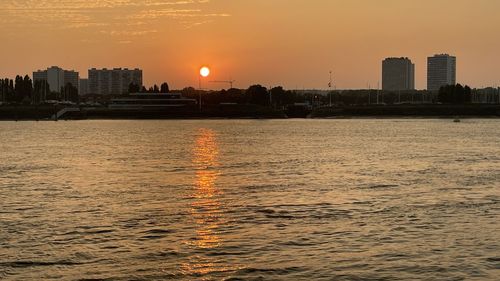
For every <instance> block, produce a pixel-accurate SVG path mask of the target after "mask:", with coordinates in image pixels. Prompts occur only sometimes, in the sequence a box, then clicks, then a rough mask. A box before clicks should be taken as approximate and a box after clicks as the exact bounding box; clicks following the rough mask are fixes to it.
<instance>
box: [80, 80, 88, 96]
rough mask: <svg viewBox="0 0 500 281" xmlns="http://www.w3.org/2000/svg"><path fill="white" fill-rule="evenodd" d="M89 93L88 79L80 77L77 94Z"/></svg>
mask: <svg viewBox="0 0 500 281" xmlns="http://www.w3.org/2000/svg"><path fill="white" fill-rule="evenodd" d="M88 93H89V79H80V85H79V86H78V94H79V95H81V96H84V95H86V94H88Z"/></svg>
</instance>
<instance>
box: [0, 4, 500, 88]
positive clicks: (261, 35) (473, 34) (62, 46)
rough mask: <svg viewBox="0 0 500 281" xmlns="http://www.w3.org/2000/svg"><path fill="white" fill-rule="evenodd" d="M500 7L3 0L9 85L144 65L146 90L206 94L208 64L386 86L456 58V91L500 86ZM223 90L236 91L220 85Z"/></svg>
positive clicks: (285, 79) (237, 71)
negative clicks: (45, 75)
mask: <svg viewBox="0 0 500 281" xmlns="http://www.w3.org/2000/svg"><path fill="white" fill-rule="evenodd" d="M498 10H500V1H490V0H476V1H469V0H434V1H431V0H421V1H411V2H410V1H398V0H379V1H371V0H349V1H346V0H315V1H311V0H309V1H307V0H252V1H234V0H197V1H194V0H184V1H180V0H179V1H176V0H140V1H135V0H107V1H105V0H73V1H70V0H63V1H56V0H39V1H30V0H4V1H3V3H2V9H1V10H0V32H1V34H3V36H4V40H3V42H2V47H1V48H2V51H3V52H2V53H3V59H2V64H0V76H1V77H13V76H15V75H16V74H23V75H24V74H29V75H30V76H31V74H32V71H34V70H37V69H45V68H47V67H49V66H52V65H58V66H60V67H63V68H65V69H74V70H76V71H79V72H80V76H81V77H87V70H88V68H91V67H97V68H104V67H107V68H113V67H129V68H133V67H139V68H142V69H143V70H144V82H145V84H147V85H150V84H153V83H157V84H159V83H161V82H162V81H167V82H168V83H169V84H170V87H171V88H183V87H186V86H196V85H197V79H198V77H197V73H198V72H197V70H198V68H199V67H200V66H201V65H209V66H210V67H211V68H212V74H213V75H212V77H211V78H212V79H215V80H226V79H228V78H232V79H235V80H236V81H237V82H236V83H235V86H236V87H239V88H246V87H248V86H249V85H251V84H255V83H260V84H262V85H264V86H267V87H268V86H277V85H282V86H284V87H286V88H290V89H301V88H316V89H321V88H327V84H328V80H329V74H328V73H329V71H330V70H332V71H333V75H334V84H335V85H336V86H337V88H342V89H348V88H366V87H367V85H370V86H371V87H372V88H375V87H377V84H378V83H379V81H381V78H380V77H381V62H382V60H383V59H384V58H385V57H401V56H405V57H409V58H410V59H411V60H412V61H413V62H414V63H415V64H416V86H417V88H418V89H424V88H426V70H427V67H426V59H427V56H431V55H433V54H436V53H449V54H451V55H455V56H457V82H459V83H462V84H468V85H470V86H471V87H485V86H497V85H499V84H500V79H499V78H500V77H499V76H500V75H499V71H498V70H497V69H498V65H500V56H499V55H498V50H500V38H498V36H497V35H498V34H499V33H500V17H499V16H498V15H497V11H498ZM211 86H212V87H213V88H220V87H225V85H211Z"/></svg>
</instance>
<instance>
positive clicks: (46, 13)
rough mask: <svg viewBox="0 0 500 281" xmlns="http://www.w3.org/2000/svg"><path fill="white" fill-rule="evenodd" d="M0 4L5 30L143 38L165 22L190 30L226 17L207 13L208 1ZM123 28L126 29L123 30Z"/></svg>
mask: <svg viewBox="0 0 500 281" xmlns="http://www.w3.org/2000/svg"><path fill="white" fill-rule="evenodd" d="M1 1H2V9H0V23H1V24H2V25H3V27H4V28H5V27H9V26H11V27H12V26H14V27H18V28H19V27H21V28H50V29H52V30H53V29H83V30H86V29H88V30H95V29H96V28H99V30H100V32H102V31H104V33H103V34H108V35H113V36H120V35H126V36H127V37H130V36H142V35H145V34H149V33H153V32H152V31H153V30H154V32H158V31H157V30H156V29H155V27H156V26H158V25H161V23H162V21H166V20H170V21H173V22H174V23H176V24H179V25H181V26H184V27H185V28H191V27H194V26H197V25H200V24H205V23H210V22H212V21H213V19H215V18H220V17H227V16H229V14H227V13H223V12H220V13H219V12H213V11H210V12H209V11H208V10H209V8H210V1H209V0H1ZM207 18H210V20H207ZM124 26H125V27H128V29H126V30H123V27H124ZM133 27H135V29H134V28H133ZM103 28H104V29H103ZM127 40H128V39H127Z"/></svg>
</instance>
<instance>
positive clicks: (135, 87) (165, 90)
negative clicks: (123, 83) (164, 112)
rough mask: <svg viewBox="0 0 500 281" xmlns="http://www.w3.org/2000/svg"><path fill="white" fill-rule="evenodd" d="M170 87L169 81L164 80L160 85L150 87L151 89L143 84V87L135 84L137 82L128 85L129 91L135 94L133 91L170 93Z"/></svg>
mask: <svg viewBox="0 0 500 281" xmlns="http://www.w3.org/2000/svg"><path fill="white" fill-rule="evenodd" d="M169 92H170V88H169V87H168V83H167V82H164V83H162V84H161V85H160V87H158V85H156V84H155V85H153V86H152V87H149V89H146V87H144V86H142V88H141V87H140V86H139V85H137V84H135V83H130V85H129V86H128V93H129V94H133V93H169Z"/></svg>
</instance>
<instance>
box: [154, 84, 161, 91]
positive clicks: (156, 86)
mask: <svg viewBox="0 0 500 281" xmlns="http://www.w3.org/2000/svg"><path fill="white" fill-rule="evenodd" d="M159 92H160V88H158V85H156V84H154V86H153V93H159Z"/></svg>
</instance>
